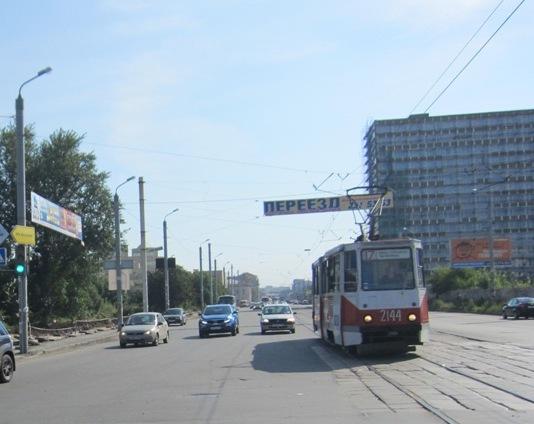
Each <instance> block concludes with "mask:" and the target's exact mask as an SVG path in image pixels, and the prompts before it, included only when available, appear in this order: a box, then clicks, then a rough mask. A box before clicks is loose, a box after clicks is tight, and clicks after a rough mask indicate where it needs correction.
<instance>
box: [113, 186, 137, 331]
mask: <svg viewBox="0 0 534 424" xmlns="http://www.w3.org/2000/svg"><path fill="white" fill-rule="evenodd" d="M134 178H135V177H130V178H128V179H127V180H126V181H124V182H122V183H121V184H119V185H118V186H117V188H116V189H115V196H114V198H113V211H114V213H115V278H116V282H117V304H118V307H119V316H118V320H117V326H118V328H119V330H120V329H121V328H122V325H123V318H122V317H123V305H122V275H121V230H120V225H121V224H120V216H119V194H118V193H117V191H118V190H119V188H120V187H122V186H123V185H124V184H126V183H127V182H129V181H132V180H133V179H134Z"/></svg>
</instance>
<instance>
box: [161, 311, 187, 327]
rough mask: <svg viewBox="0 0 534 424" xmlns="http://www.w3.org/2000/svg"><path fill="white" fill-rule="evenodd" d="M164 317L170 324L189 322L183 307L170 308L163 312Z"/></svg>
mask: <svg viewBox="0 0 534 424" xmlns="http://www.w3.org/2000/svg"><path fill="white" fill-rule="evenodd" d="M163 318H165V321H167V323H168V324H169V325H171V324H178V325H185V324H186V323H187V317H186V313H185V311H184V310H183V309H182V308H170V309H167V310H166V311H165V312H163Z"/></svg>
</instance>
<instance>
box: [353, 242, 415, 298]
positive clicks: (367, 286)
mask: <svg viewBox="0 0 534 424" xmlns="http://www.w3.org/2000/svg"><path fill="white" fill-rule="evenodd" d="M413 288H415V278H414V271H413V260H412V255H411V253H410V249H402V248H401V249H364V250H362V290H406V289H413Z"/></svg>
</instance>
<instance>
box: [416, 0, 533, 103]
mask: <svg viewBox="0 0 534 424" xmlns="http://www.w3.org/2000/svg"><path fill="white" fill-rule="evenodd" d="M524 2H525V0H521V2H520V3H519V4H518V5H517V6H516V7H515V8H514V10H512V12H511V13H510V14H509V15H508V16H507V17H506V19H505V20H504V21H503V22H502V23H501V24H500V25H499V27H498V28H497V29H496V30H495V31H494V32H493V34H491V36H490V37H489V38H488V39H487V40H486V42H485V43H484V44H483V45H482V46H481V47H480V48H479V49H478V50H477V51H476V52H475V54H474V55H473V56H472V57H471V59H469V61H468V62H467V63H466V64H465V65H464V66H463V67H462V69H460V71H459V72H458V73H457V74H456V75H455V76H454V78H453V79H452V80H451V81H450V82H449V83H448V84H447V85H446V86H445V88H444V89H443V90H441V92H440V93H439V94H438V95H437V97H436V98H435V99H434V100H433V101H432V103H430V105H429V106H428V107H427V108H426V109H425V111H424V113H426V112H428V111H429V110H430V108H431V107H432V106H434V104H435V103H436V102H437V101H438V100H439V99H440V98H441V96H442V95H443V94H444V93H445V92H446V91H447V90H448V89H449V87H450V86H451V85H452V84H453V83H454V81H456V80H457V79H458V77H459V76H460V75H461V74H462V73H463V72H464V71H465V70H466V69H467V67H468V66H469V65H470V64H471V63H472V62H473V61H474V60H475V59H476V57H477V56H478V55H479V54H480V52H481V51H482V50H484V48H485V47H486V46H487V45H488V44H489V42H490V41H491V40H492V39H493V37H495V35H497V33H498V32H499V31H500V29H501V28H502V27H503V26H504V25H505V24H506V23H507V22H508V21H509V20H510V18H511V17H512V16H513V15H514V14H515V12H517V10H518V9H519V8H520V7H521V5H522V4H523V3H524Z"/></svg>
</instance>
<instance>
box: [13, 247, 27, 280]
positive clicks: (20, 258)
mask: <svg viewBox="0 0 534 424" xmlns="http://www.w3.org/2000/svg"><path fill="white" fill-rule="evenodd" d="M24 256H25V255H24V246H18V247H17V254H16V258H15V274H17V275H24V274H26V268H27V265H26V261H25V260H24Z"/></svg>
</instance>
